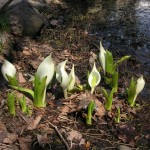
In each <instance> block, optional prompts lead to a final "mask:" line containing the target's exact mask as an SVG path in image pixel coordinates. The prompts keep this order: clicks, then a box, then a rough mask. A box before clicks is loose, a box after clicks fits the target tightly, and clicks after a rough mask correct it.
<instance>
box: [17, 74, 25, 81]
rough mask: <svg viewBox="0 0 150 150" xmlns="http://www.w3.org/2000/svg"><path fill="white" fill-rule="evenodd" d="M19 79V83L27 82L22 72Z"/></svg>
mask: <svg viewBox="0 0 150 150" xmlns="http://www.w3.org/2000/svg"><path fill="white" fill-rule="evenodd" d="M18 78H19V82H20V83H25V82H26V80H25V78H24V77H23V74H22V72H19V73H18Z"/></svg>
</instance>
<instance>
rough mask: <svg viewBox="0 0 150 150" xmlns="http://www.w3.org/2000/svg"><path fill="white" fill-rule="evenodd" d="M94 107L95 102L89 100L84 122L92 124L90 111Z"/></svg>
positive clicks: (91, 111)
mask: <svg viewBox="0 0 150 150" xmlns="http://www.w3.org/2000/svg"><path fill="white" fill-rule="evenodd" d="M94 108H95V102H94V101H91V102H90V103H89V105H88V112H87V117H86V124H89V125H91V124H92V113H93V110H94Z"/></svg>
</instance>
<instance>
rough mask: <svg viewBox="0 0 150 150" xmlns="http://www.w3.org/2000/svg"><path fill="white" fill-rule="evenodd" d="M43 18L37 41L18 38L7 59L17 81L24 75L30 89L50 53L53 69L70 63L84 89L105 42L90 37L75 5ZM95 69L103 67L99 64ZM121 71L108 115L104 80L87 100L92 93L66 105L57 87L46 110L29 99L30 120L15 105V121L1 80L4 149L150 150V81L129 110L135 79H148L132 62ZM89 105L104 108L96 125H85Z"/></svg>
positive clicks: (54, 8) (59, 6)
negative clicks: (128, 97) (99, 44)
mask: <svg viewBox="0 0 150 150" xmlns="http://www.w3.org/2000/svg"><path fill="white" fill-rule="evenodd" d="M82 3H84V2H82ZM82 3H81V5H82ZM88 5H92V4H90V3H88ZM85 7H86V5H85ZM85 9H86V8H85ZM41 13H42V14H43V16H44V17H45V20H46V22H45V25H44V27H43V29H42V31H41V34H40V35H38V36H37V37H36V38H35V39H31V38H28V37H23V38H17V39H15V37H14V40H15V42H16V43H15V46H14V51H13V52H12V54H11V56H9V57H7V58H6V59H8V60H9V61H10V62H11V63H13V64H14V65H15V67H16V68H17V71H18V74H17V76H18V78H19V77H20V74H19V73H21V74H22V75H23V78H24V80H25V81H23V80H22V79H21V78H19V81H20V82H22V83H21V85H22V86H24V87H27V88H32V83H30V82H29V79H30V77H31V76H32V75H34V74H35V72H36V70H37V68H38V65H39V64H40V63H41V62H42V60H43V58H44V57H46V56H48V55H49V54H50V53H52V57H53V59H54V61H55V64H58V63H59V62H61V61H63V60H66V59H68V62H67V71H69V70H70V68H71V66H72V64H74V65H75V73H76V76H77V77H78V83H80V84H86V83H87V73H88V71H90V70H91V65H90V61H89V58H91V57H92V56H93V54H92V52H94V53H95V54H97V55H98V53H99V49H98V48H97V47H96V46H95V44H97V38H99V39H100V38H101V39H103V37H96V36H95V35H93V36H91V35H90V34H89V33H88V31H87V29H85V28H84V23H85V21H86V19H87V18H86V17H85V16H86V15H85V14H84V13H85V11H84V13H83V12H82V11H81V10H80V9H77V7H76V5H74V3H73V4H72V3H67V4H66V3H63V2H60V3H58V4H55V3H52V4H51V6H50V8H49V9H44V10H41ZM77 14H78V15H77ZM52 20H54V21H55V22H56V24H53V23H52ZM82 20H83V22H82ZM114 45H115V43H114ZM124 54H125V53H124V52H123V55H124ZM113 55H114V57H115V58H116V59H117V58H120V57H121V56H122V53H121V52H119V51H113ZM125 55H126V54H125ZM0 57H1V59H0V60H1V65H2V62H3V61H2V60H3V57H5V56H3V55H2V54H1V56H0ZM97 65H99V66H100V64H99V63H98V61H97ZM118 70H119V73H120V75H119V90H118V93H116V95H115V97H114V101H113V106H112V110H111V111H108V112H107V111H105V110H104V104H105V99H104V97H103V95H102V92H101V90H100V89H101V87H105V88H107V87H106V86H105V84H104V81H103V78H102V81H101V83H100V85H99V87H98V88H97V89H96V91H95V93H94V95H91V94H89V93H90V90H88V89H87V90H85V91H82V92H75V93H73V94H70V95H69V98H68V99H64V98H63V93H62V89H61V88H60V86H59V84H56V83H55V82H54V83H53V84H52V85H51V88H49V89H48V90H47V98H46V100H47V107H46V108H41V109H37V108H33V104H32V101H31V99H29V98H27V104H28V105H29V106H31V109H32V114H31V115H26V114H23V113H22V112H21V110H20V107H19V105H18V104H16V111H17V113H16V116H14V117H13V116H11V115H10V114H9V112H8V108H7V93H8V92H11V91H13V90H12V89H10V87H9V86H8V83H7V82H6V81H5V80H4V79H3V77H2V75H1V74H0V134H1V135H0V149H8V150H9V149H11V150H19V149H22V150H28V149H30V150H60V149H61V150H65V149H67V148H68V149H69V148H70V149H72V150H80V149H81V150H84V149H85V150H105V149H112V150H113V149H114V150H115V149H120V150H123V148H122V147H121V146H122V145H123V146H124V147H125V149H127V148H128V149H129V148H131V149H133V150H134V149H139V150H148V149H150V98H149V93H148V92H147V91H148V90H149V84H150V78H149V75H147V76H144V78H145V80H146V86H145V89H144V91H143V92H142V93H141V94H140V95H139V96H138V98H137V101H136V103H137V105H136V106H135V107H133V108H131V107H130V106H129V104H128V103H127V100H126V95H125V94H124V93H125V89H126V88H127V87H128V86H129V81H130V78H131V77H132V76H134V77H139V76H140V75H141V74H143V73H144V69H143V65H142V64H141V63H140V62H139V61H137V60H136V59H135V58H134V56H133V57H132V58H131V59H129V60H128V61H127V62H125V63H123V64H122V65H121V66H119V68H118ZM102 76H103V75H102ZM16 94H17V95H18V96H20V94H21V93H19V92H17V91H16ZM91 99H94V100H95V101H98V103H99V104H100V105H101V106H99V109H100V110H99V111H98V112H99V114H96V111H95V112H94V114H93V118H92V121H93V124H92V125H86V122H85V114H86V113H87V112H86V109H85V108H84V107H85V106H86V104H87V103H88V102H89V101H90V100H91ZM118 106H119V107H120V108H121V118H120V123H116V122H115V121H114V118H115V117H116V110H117V107H118ZM67 146H68V147H67Z"/></svg>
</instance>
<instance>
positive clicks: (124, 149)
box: [118, 145, 132, 150]
mask: <svg viewBox="0 0 150 150" xmlns="http://www.w3.org/2000/svg"><path fill="white" fill-rule="evenodd" d="M118 150H132V148H131V147H129V146H126V145H119V146H118Z"/></svg>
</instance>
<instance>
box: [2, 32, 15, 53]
mask: <svg viewBox="0 0 150 150" xmlns="http://www.w3.org/2000/svg"><path fill="white" fill-rule="evenodd" d="M12 50H13V42H12V41H11V38H10V35H9V34H6V33H3V34H0V53H2V54H4V55H5V56H9V55H10V53H11V51H12Z"/></svg>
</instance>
